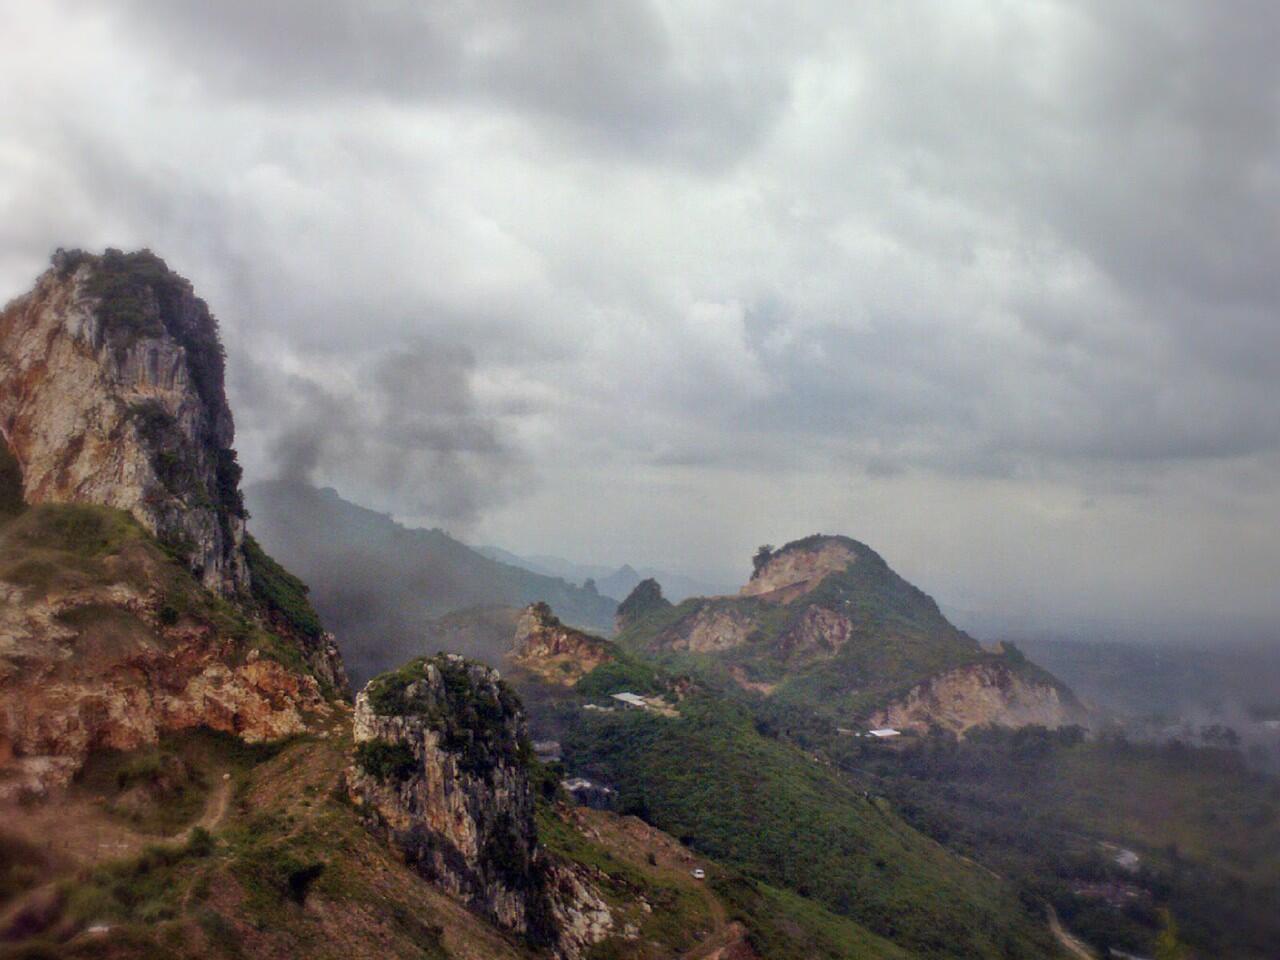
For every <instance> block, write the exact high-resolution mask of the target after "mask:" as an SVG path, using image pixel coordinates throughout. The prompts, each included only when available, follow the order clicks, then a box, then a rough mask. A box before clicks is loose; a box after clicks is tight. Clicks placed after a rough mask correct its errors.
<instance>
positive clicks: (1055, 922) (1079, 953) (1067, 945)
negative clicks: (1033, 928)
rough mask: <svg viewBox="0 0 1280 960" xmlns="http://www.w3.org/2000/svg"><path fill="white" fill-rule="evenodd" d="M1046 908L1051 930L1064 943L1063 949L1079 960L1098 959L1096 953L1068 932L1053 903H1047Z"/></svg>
mask: <svg viewBox="0 0 1280 960" xmlns="http://www.w3.org/2000/svg"><path fill="white" fill-rule="evenodd" d="M1045 909H1046V910H1047V911H1048V914H1049V932H1050V933H1052V934H1053V935H1054V937H1056V938H1057V940H1058V943H1060V944H1062V946H1063V949H1065V950H1066V951H1067V952H1068V953H1070V954H1071V955H1072V956H1073V957H1077V958H1078V960H1098V955H1097V954H1096V953H1094V952H1093V951H1092V950H1090V949H1089V948H1088V947H1086V946H1085V945H1084V944H1083V943H1081V942H1080V941H1079V940H1077V939H1076V938H1075V937H1073V936H1072V935H1071V934H1070V933H1068V932H1067V929H1066V928H1065V927H1064V926H1063V925H1062V921H1061V920H1059V919H1058V911H1057V910H1055V909H1053V905H1052V904H1045Z"/></svg>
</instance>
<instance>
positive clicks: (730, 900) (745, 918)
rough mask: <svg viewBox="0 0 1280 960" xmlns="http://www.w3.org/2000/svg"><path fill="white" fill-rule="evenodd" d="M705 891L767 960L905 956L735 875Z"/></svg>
mask: <svg viewBox="0 0 1280 960" xmlns="http://www.w3.org/2000/svg"><path fill="white" fill-rule="evenodd" d="M709 882H710V886H711V889H712V890H714V891H715V894H716V896H718V897H719V898H720V899H721V900H722V901H724V903H725V904H727V905H728V907H729V910H730V916H731V917H732V918H733V919H734V920H738V921H739V922H741V923H742V924H744V925H745V926H746V927H747V942H748V943H750V944H751V948H752V949H753V950H755V952H756V953H757V954H758V955H759V956H761V957H768V958H769V960H849V958H855V960H860V958H868V960H869V958H873V957H875V958H881V957H882V958H885V960H907V958H908V957H909V956H910V954H908V953H907V952H906V951H905V950H903V949H902V948H901V947H897V946H895V945H894V944H892V943H890V942H889V941H887V940H885V939H884V938H883V937H877V936H876V935H875V934H873V933H870V932H868V931H867V930H866V929H865V928H863V927H861V926H859V925H858V924H856V923H854V922H853V921H852V920H850V919H849V918H847V917H842V916H839V915H837V914H834V913H831V912H830V911H828V910H824V909H823V908H822V907H821V906H820V905H819V904H817V903H815V902H814V901H812V900H807V899H805V898H804V897H801V896H799V895H797V894H795V893H792V892H790V891H788V890H782V889H779V888H777V887H771V886H769V885H768V884H765V883H760V882H759V881H756V880H752V879H750V878H749V877H744V876H742V875H740V874H736V873H733V874H724V875H720V876H713V877H712V878H711V880H710V881H709Z"/></svg>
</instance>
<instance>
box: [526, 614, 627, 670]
mask: <svg viewBox="0 0 1280 960" xmlns="http://www.w3.org/2000/svg"><path fill="white" fill-rule="evenodd" d="M615 649H616V648H615V647H614V645H613V644H612V643H610V642H609V641H608V640H605V639H603V638H601V637H593V636H592V635H591V634H589V633H585V632H583V631H581V630H575V629H573V628H572V627H566V626H565V625H564V624H563V623H561V622H560V620H559V619H558V618H557V617H556V615H555V614H554V613H552V612H551V608H550V607H549V606H547V604H545V603H535V604H532V605H530V606H529V607H527V608H526V609H525V611H524V612H523V613H522V614H521V615H520V619H519V620H518V621H516V630H515V638H514V640H513V641H512V646H511V651H510V652H509V653H508V654H507V660H508V661H509V662H510V663H512V664H513V665H514V666H516V667H518V668H519V669H521V670H524V671H526V672H528V673H531V674H534V675H536V676H537V677H538V678H539V679H541V680H542V681H543V682H544V683H550V684H554V685H558V686H564V687H571V686H573V685H574V684H576V683H577V682H578V681H580V680H581V679H582V678H583V677H585V676H586V675H587V674H589V673H591V672H592V671H593V670H595V669H596V668H597V667H599V666H601V665H603V664H605V663H608V662H610V661H612V660H614V659H616V654H615Z"/></svg>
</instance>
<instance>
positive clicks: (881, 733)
mask: <svg viewBox="0 0 1280 960" xmlns="http://www.w3.org/2000/svg"><path fill="white" fill-rule="evenodd" d="M867 733H868V735H870V736H873V737H876V738H878V739H880V740H888V739H890V738H891V737H900V736H902V731H901V730H895V729H893V727H876V728H875V729H874V730H868V731H867Z"/></svg>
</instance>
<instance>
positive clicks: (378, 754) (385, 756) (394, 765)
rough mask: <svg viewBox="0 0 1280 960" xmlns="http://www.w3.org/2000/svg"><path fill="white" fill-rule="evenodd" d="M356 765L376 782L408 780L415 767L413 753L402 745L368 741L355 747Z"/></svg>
mask: <svg viewBox="0 0 1280 960" xmlns="http://www.w3.org/2000/svg"><path fill="white" fill-rule="evenodd" d="M356 763H357V764H358V765H359V767H360V769H361V770H363V771H364V772H365V773H367V774H369V776H371V777H374V778H376V779H378V780H382V781H388V780H408V779H409V777H411V776H413V772H414V770H415V769H416V767H417V762H416V761H415V759H414V756H413V751H412V750H410V749H409V748H408V747H407V746H406V745H405V744H403V743H385V742H383V741H382V740H368V741H366V742H364V743H360V744H357V745H356Z"/></svg>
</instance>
